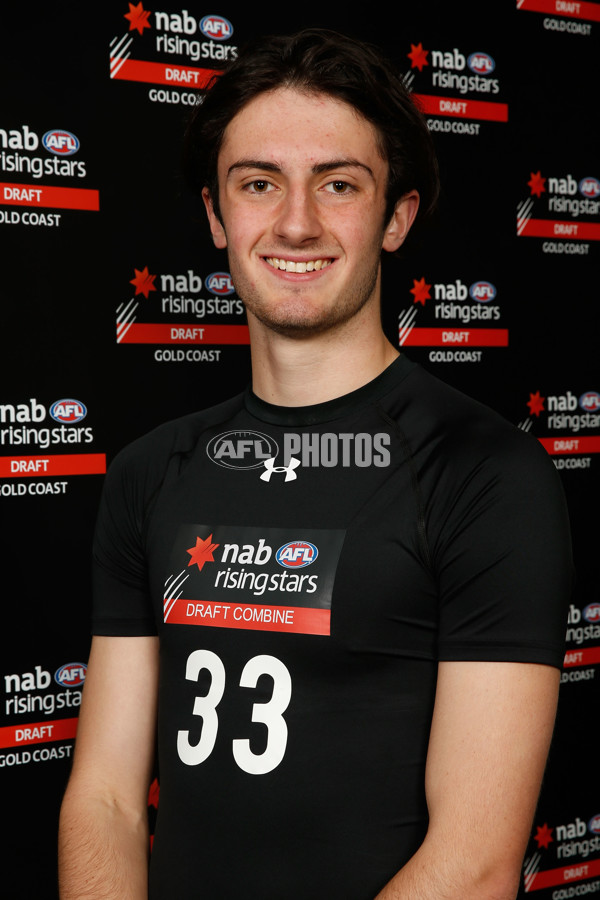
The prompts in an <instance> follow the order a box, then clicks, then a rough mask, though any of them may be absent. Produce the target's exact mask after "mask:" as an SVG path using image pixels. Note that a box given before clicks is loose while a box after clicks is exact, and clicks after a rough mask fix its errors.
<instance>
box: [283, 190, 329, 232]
mask: <svg viewBox="0 0 600 900" xmlns="http://www.w3.org/2000/svg"><path fill="white" fill-rule="evenodd" d="M278 212H279V215H278V216H277V220H276V222H275V231H276V233H277V235H278V236H279V237H282V238H285V240H287V241H288V242H289V243H291V244H301V243H303V242H305V241H310V240H314V239H315V238H318V237H320V235H321V232H322V226H321V222H320V219H319V216H318V208H317V201H316V199H315V197H314V196H313V195H312V193H311V192H310V191H308V190H305V189H303V188H300V187H298V188H293V189H290V190H289V191H288V192H287V193H286V195H285V197H284V198H283V199H282V201H281V204H280V207H279V211H278Z"/></svg>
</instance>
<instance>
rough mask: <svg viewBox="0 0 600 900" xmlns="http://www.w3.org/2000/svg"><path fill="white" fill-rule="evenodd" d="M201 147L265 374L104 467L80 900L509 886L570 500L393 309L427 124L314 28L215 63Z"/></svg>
mask: <svg viewBox="0 0 600 900" xmlns="http://www.w3.org/2000/svg"><path fill="white" fill-rule="evenodd" d="M189 164H190V166H191V169H192V172H193V173H194V177H195V179H196V181H197V182H198V184H199V186H200V188H201V189H202V193H203V197H204V201H205V204H206V209H207V212H208V217H209V221H210V227H211V231H212V235H213V239H214V242H215V244H216V246H217V247H219V248H224V249H225V248H226V249H227V252H228V255H229V264H230V269H231V273H232V276H233V279H234V282H235V285H236V288H237V291H238V293H239V295H240V296H241V297H242V299H243V300H244V303H245V305H246V308H247V312H248V323H249V327H250V335H251V345H252V389H251V390H250V389H249V390H248V391H246V393H245V394H243V395H241V396H240V397H236V398H234V399H233V400H232V401H230V402H227V403H224V404H222V405H220V406H218V407H215V408H213V409H209V410H206V411H203V412H200V413H196V414H193V415H191V416H188V417H186V418H185V419H183V420H179V421H177V422H174V423H169V424H167V425H165V426H163V427H162V428H160V429H158V430H157V431H155V432H153V433H152V434H151V435H149V436H147V437H145V438H142V439H141V440H140V441H138V442H136V443H135V444H133V445H132V446H130V447H129V448H127V449H126V450H125V451H124V452H123V453H122V454H120V456H119V458H118V459H117V460H116V461H115V463H114V465H113V466H112V469H111V473H110V475H109V477H108V479H107V484H106V488H105V493H104V498H103V504H102V508H101V512H100V517H99V522H98V528H97V536H96V544H95V561H96V576H95V578H96V606H95V610H96V611H95V618H94V632H95V635H96V636H95V637H94V641H93V647H92V653H91V657H90V665H89V672H88V678H87V682H86V687H85V696H84V703H83V707H82V710H81V718H80V728H79V735H78V741H77V750H76V754H75V760H74V766H73V773H72V776H71V780H70V783H69V786H68V789H67V793H66V797H65V801H64V804H63V811H62V827H61V885H62V894H61V896H62V898H63V900H75V898H77V900H84V898H90V900H91V898H100V897H102V898H105V900H106V898H114V900H126V898H127V900H134V898H135V900H140V898H142V897H146V896H148V895H149V896H150V897H151V898H155V900H164V898H167V897H169V898H171V897H174V898H177V900H191V898H206V900H217V898H239V897H248V898H256V900H283V898H285V900H325V898H327V900H373V898H375V897H377V898H378V900H396V898H403V900H442V898H444V900H449V898H455V900H486V898H489V900H492V898H493V900H509V898H514V897H515V895H516V893H517V890H518V884H519V877H520V866H521V862H522V857H523V853H524V849H525V846H526V844H527V840H528V837H529V832H530V828H531V822H532V817H533V812H534V808H535V804H536V800H537V795H538V791H539V786H540V781H541V778H542V773H543V769H544V765H545V760H546V755H547V751H548V745H549V742H550V737H551V732H552V727H553V721H554V714H555V706H556V697H557V689H558V680H559V672H558V670H559V667H560V664H561V660H562V653H563V650H562V640H563V634H564V626H565V615H566V605H567V597H568V591H569V584H570V558H569V539H568V525H567V521H566V513H565V508H564V502H563V498H562V494H561V491H560V488H559V485H558V483H557V477H556V474H555V472H554V468H553V466H552V463H551V462H550V460H549V459H548V458H547V456H546V454H545V453H544V451H543V450H542V449H541V448H540V446H539V445H538V443H537V442H536V441H535V440H534V439H532V438H531V437H530V436H528V435H525V434H522V433H521V432H519V431H518V430H517V429H514V428H513V427H512V426H510V425H508V424H507V423H506V422H504V421H503V420H502V419H500V417H498V416H497V415H496V414H495V413H493V412H491V411H490V410H487V409H485V408H484V407H482V406H480V405H479V404H477V403H475V402H473V401H471V400H469V399H467V398H466V397H464V396H462V395H461V394H458V393H457V392H455V391H454V390H452V389H450V388H448V387H446V386H444V385H442V384H441V383H440V382H438V381H437V380H436V379H434V378H433V377H432V376H430V375H428V374H427V373H425V372H424V371H423V370H422V369H420V367H418V366H416V365H414V364H412V363H411V362H409V361H408V360H407V359H406V358H405V357H401V356H399V354H398V352H397V351H396V349H395V348H394V347H393V346H392V345H391V344H390V343H389V342H388V341H387V339H386V338H385V336H384V334H383V332H382V329H381V324H380V310H379V302H380V254H381V250H382V249H383V250H386V251H390V252H394V251H396V250H398V249H399V248H400V247H401V246H402V244H403V243H404V241H405V239H406V237H407V235H408V233H409V229H410V228H411V226H412V225H413V223H414V222H415V220H416V219H417V218H418V217H419V216H423V215H425V214H426V213H427V212H428V211H429V209H430V208H431V206H432V205H433V204H434V202H435V197H436V193H437V175H436V170H435V162H434V156H433V151H432V149H431V142H430V138H429V135H428V132H427V129H426V127H425V126H424V124H423V122H422V120H421V118H420V116H419V114H418V113H417V112H416V110H415V109H414V107H413V105H412V103H411V101H410V98H409V97H408V95H407V94H406V92H405V91H404V89H403V87H402V84H401V82H400V81H399V80H398V79H397V78H396V76H395V75H394V74H393V72H392V71H391V70H390V68H389V67H388V66H387V64H385V63H383V62H382V61H381V60H380V59H379V58H378V57H377V56H376V55H374V54H373V52H372V51H371V50H370V49H369V48H367V47H365V46H363V45H361V44H357V43H355V42H353V41H351V40H349V39H347V38H344V37H342V36H339V35H334V34H331V33H328V32H321V31H318V30H311V31H308V32H304V33H301V34H299V35H297V36H294V37H286V38H268V39H265V40H264V41H261V42H258V44H256V45H255V46H254V47H253V48H251V49H249V50H248V51H247V53H246V54H244V55H243V56H242V57H240V59H239V60H238V61H237V62H236V63H235V64H234V65H233V66H232V68H231V69H230V70H229V71H228V73H227V74H225V75H223V76H222V77H221V78H220V79H219V81H218V82H217V84H216V85H215V86H214V87H213V88H212V90H211V92H210V93H209V94H208V96H207V98H206V100H205V102H204V103H203V104H202V106H200V107H198V110H197V112H196V116H195V120H194V122H193V123H192V125H191V129H190V155H189ZM159 659H160V664H159ZM157 706H158V762H159V769H160V785H161V794H160V803H159V813H158V821H157V826H156V831H155V839H154V845H153V852H152V856H151V864H150V880H149V885H148V883H147V857H146V854H147V847H148V834H147V824H146V796H147V790H148V782H149V778H150V773H151V769H152V765H153V755H154V736H155V727H156V717H157Z"/></svg>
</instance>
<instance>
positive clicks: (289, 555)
mask: <svg viewBox="0 0 600 900" xmlns="http://www.w3.org/2000/svg"><path fill="white" fill-rule="evenodd" d="M318 555H319V551H318V550H317V548H316V547H315V545H314V544H311V543H310V542H309V541H289V542H288V543H287V544H284V545H283V547H280V548H279V550H278V551H277V553H276V554H275V559H276V560H277V562H278V563H279V565H280V566H283V567H284V569H303V568H304V567H305V566H310V564H311V563H314V561H315V559H316V558H317V556H318Z"/></svg>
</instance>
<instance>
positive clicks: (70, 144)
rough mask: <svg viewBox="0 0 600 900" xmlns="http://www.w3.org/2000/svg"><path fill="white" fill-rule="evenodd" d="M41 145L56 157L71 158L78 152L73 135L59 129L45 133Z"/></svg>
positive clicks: (76, 141)
mask: <svg viewBox="0 0 600 900" xmlns="http://www.w3.org/2000/svg"><path fill="white" fill-rule="evenodd" d="M42 144H43V145H44V147H45V148H46V150H49V151H50V153H54V154H55V155H56V156H72V155H73V154H74V153H77V151H78V150H79V141H78V139H77V138H76V137H75V135H74V134H71V132H70V131H64V130H63V129H61V128H57V129H55V130H54V131H47V132H46V134H45V135H44V136H43V138H42Z"/></svg>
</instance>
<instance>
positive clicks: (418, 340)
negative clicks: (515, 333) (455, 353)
mask: <svg viewBox="0 0 600 900" xmlns="http://www.w3.org/2000/svg"><path fill="white" fill-rule="evenodd" d="M404 346H405V347H508V329H507V328H470V329H469V328H413V329H412V331H411V332H410V333H409V334H408V336H407V338H406V340H405V341H404Z"/></svg>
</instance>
